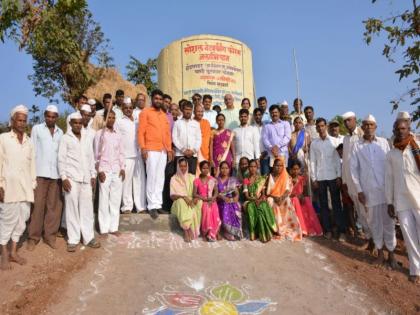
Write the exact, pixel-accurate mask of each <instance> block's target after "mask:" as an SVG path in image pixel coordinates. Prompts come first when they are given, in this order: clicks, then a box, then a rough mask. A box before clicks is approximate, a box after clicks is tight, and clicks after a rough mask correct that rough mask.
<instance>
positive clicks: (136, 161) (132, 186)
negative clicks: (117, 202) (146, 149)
mask: <svg viewBox="0 0 420 315" xmlns="http://www.w3.org/2000/svg"><path fill="white" fill-rule="evenodd" d="M133 205H135V206H136V210H137V212H139V211H141V210H146V172H145V169H144V163H143V159H142V158H141V156H139V157H137V158H127V159H125V180H124V183H123V188H122V206H121V211H127V210H130V211H131V210H133Z"/></svg>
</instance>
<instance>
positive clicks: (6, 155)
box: [0, 131, 36, 245]
mask: <svg viewBox="0 0 420 315" xmlns="http://www.w3.org/2000/svg"><path fill="white" fill-rule="evenodd" d="M0 187H1V188H3V190H4V202H2V203H0V245H6V244H7V243H8V242H9V240H10V239H11V240H12V241H13V242H18V241H19V239H20V237H21V235H22V234H23V232H24V231H25V228H26V221H27V220H28V219H29V213H30V203H31V202H33V201H34V189H35V187H36V175H35V155H34V147H33V144H32V142H31V141H30V139H29V137H28V136H27V135H26V134H24V135H23V141H22V143H20V142H19V140H18V138H17V134H16V133H15V132H13V131H10V132H6V133H3V134H1V135H0Z"/></svg>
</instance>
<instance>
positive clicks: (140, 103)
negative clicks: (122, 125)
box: [133, 92, 147, 123]
mask: <svg viewBox="0 0 420 315" xmlns="http://www.w3.org/2000/svg"><path fill="white" fill-rule="evenodd" d="M146 100H147V95H146V93H143V92H140V93H138V94H137V96H136V98H135V100H134V110H133V117H134V121H135V122H136V123H137V122H138V121H139V116H140V113H141V111H142V110H143V109H144V108H145V107H146Z"/></svg>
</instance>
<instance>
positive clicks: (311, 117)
mask: <svg viewBox="0 0 420 315" xmlns="http://www.w3.org/2000/svg"><path fill="white" fill-rule="evenodd" d="M303 112H304V113H305V118H306V124H305V131H306V132H307V133H308V134H309V137H310V138H311V141H313V140H315V139H317V138H319V135H318V132H317V131H316V123H315V112H314V108H313V107H312V106H306V107H305V109H304V110H303Z"/></svg>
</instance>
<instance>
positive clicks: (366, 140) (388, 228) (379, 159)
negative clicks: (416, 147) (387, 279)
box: [350, 115, 397, 268]
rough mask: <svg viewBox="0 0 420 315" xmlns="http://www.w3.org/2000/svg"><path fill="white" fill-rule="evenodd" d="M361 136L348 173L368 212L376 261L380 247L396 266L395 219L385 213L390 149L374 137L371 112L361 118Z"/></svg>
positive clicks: (381, 261) (379, 261)
mask: <svg viewBox="0 0 420 315" xmlns="http://www.w3.org/2000/svg"><path fill="white" fill-rule="evenodd" d="M362 129H363V132H364V135H363V138H362V139H360V140H359V141H358V142H356V143H355V144H354V148H353V152H352V156H351V158H350V174H351V177H352V180H353V182H354V185H355V187H356V190H357V193H358V199H359V201H360V203H361V204H362V205H363V206H364V208H365V210H366V213H367V222H368V225H369V228H370V231H371V233H372V237H373V241H374V243H375V247H376V248H377V249H378V258H377V262H376V263H377V264H378V265H382V264H384V262H385V261H384V253H383V247H384V245H385V247H386V249H387V250H388V252H389V255H388V262H389V265H390V266H391V268H396V267H397V262H396V260H395V257H394V249H395V246H396V243H397V241H396V237H395V221H394V219H393V218H391V217H390V216H389V215H388V205H387V200H386V196H385V161H386V154H387V153H388V152H389V144H388V141H387V140H386V139H384V138H380V137H377V136H376V135H375V132H376V119H375V117H373V116H372V115H367V116H366V117H365V118H363V121H362Z"/></svg>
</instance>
